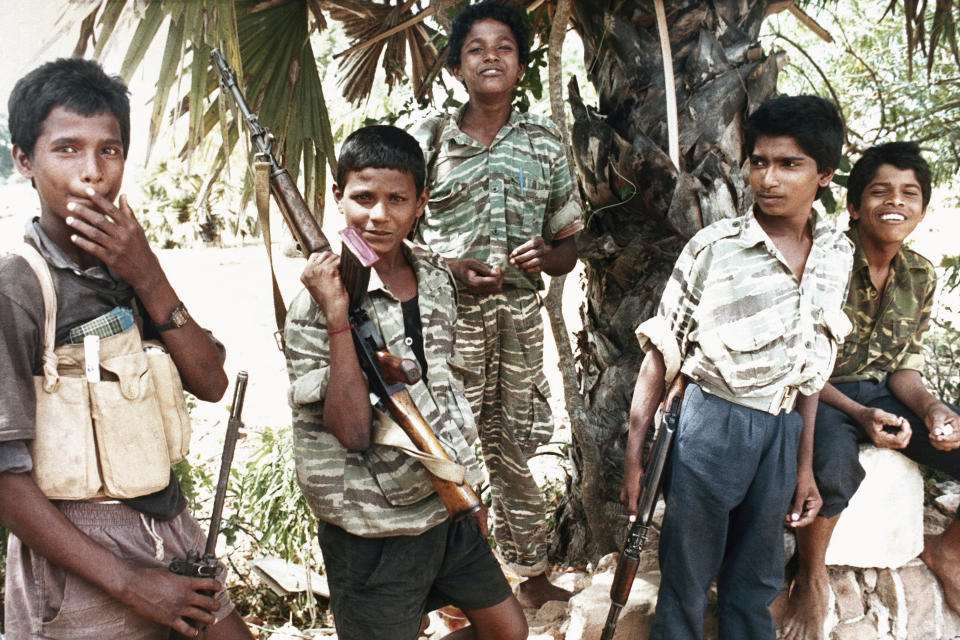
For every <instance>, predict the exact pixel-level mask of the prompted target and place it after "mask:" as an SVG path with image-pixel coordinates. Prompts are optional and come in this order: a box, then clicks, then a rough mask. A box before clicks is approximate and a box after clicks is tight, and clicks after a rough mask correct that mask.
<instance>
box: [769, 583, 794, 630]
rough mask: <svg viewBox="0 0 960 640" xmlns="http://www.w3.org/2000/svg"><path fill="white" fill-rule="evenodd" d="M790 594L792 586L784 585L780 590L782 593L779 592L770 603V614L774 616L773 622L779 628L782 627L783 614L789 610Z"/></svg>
mask: <svg viewBox="0 0 960 640" xmlns="http://www.w3.org/2000/svg"><path fill="white" fill-rule="evenodd" d="M789 596H790V587H784V588H783V589H781V590H780V593H778V594H777V597H776V598H774V599H773V602H771V603H770V615H772V616H773V624H774V625H776V627H777V629H779V628H780V623H781V622H782V621H783V616H784V614H785V613H786V612H787V600H788V599H789Z"/></svg>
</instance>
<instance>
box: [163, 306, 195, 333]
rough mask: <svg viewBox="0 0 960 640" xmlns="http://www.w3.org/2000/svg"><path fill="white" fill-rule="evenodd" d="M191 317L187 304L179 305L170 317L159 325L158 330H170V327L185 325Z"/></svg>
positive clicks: (175, 327)
mask: <svg viewBox="0 0 960 640" xmlns="http://www.w3.org/2000/svg"><path fill="white" fill-rule="evenodd" d="M189 319H190V314H189V313H188V312H187V308H186V307H185V306H183V305H182V304H181V305H178V306H177V307H176V308H174V310H173V311H171V312H170V319H169V320H167V321H166V322H163V323H161V324H158V325H157V330H158V331H169V330H170V329H179V328H180V327H182V326H183V325H185V324H187V320H189Z"/></svg>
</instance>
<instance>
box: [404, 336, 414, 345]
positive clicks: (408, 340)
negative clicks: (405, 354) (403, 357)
mask: <svg viewBox="0 0 960 640" xmlns="http://www.w3.org/2000/svg"><path fill="white" fill-rule="evenodd" d="M403 344H405V345H407V346H408V347H409V346H412V345H413V338H411V337H410V336H407V337H406V338H404V339H403Z"/></svg>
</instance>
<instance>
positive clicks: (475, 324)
mask: <svg viewBox="0 0 960 640" xmlns="http://www.w3.org/2000/svg"><path fill="white" fill-rule="evenodd" d="M456 348H457V350H458V351H459V352H460V354H461V355H462V357H463V361H464V364H465V368H466V371H465V372H463V374H462V378H463V386H464V389H465V391H466V395H467V399H468V400H469V402H470V408H471V409H472V410H473V415H474V417H475V418H476V421H477V428H478V430H479V432H480V444H481V447H482V449H483V461H484V464H485V466H486V468H487V473H489V474H490V492H491V495H492V498H493V517H494V526H493V535H494V538H495V539H496V541H497V549H498V551H499V553H500V556H501V557H502V558H503V560H504V561H505V562H507V563H509V565H510V568H511V569H512V570H513V571H515V572H516V573H517V574H518V575H521V576H535V575H539V574H541V573H543V572H544V571H545V570H546V569H547V542H546V533H547V523H546V502H545V501H544V499H543V496H542V495H541V493H540V487H539V486H537V483H536V481H535V480H534V479H533V475H532V474H531V473H530V467H529V466H528V464H527V457H528V456H529V455H531V454H532V453H534V452H535V451H536V450H537V447H539V446H540V445H541V444H544V443H545V442H547V441H548V440H549V439H550V436H551V435H552V434H553V417H552V416H551V414H550V405H549V404H548V402H547V399H548V398H549V394H550V392H549V388H548V386H547V379H546V377H545V376H544V374H543V321H542V320H541V318H540V298H539V296H537V294H536V292H534V291H529V290H519V289H509V290H506V291H503V292H501V293H498V294H494V295H487V296H474V295H471V294H466V293H461V294H460V303H459V307H458V309H457V342H456Z"/></svg>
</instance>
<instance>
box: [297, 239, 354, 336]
mask: <svg viewBox="0 0 960 640" xmlns="http://www.w3.org/2000/svg"><path fill="white" fill-rule="evenodd" d="M300 282H302V283H303V286H305V287H306V288H307V291H309V292H310V295H311V296H313V299H314V300H316V302H317V304H318V305H320V308H321V309H322V310H323V315H324V317H325V318H326V319H327V327H329V328H332V329H336V328H339V327H345V326H347V324H349V319H348V318H349V316H348V311H349V310H350V309H349V308H350V298H349V297H348V296H347V290H346V289H345V288H344V287H343V282H342V281H341V280H340V256H338V255H337V254H335V253H331V252H329V251H324V252H322V253H312V254H310V257H309V258H307V266H306V267H304V268H303V273H301V274H300Z"/></svg>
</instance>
